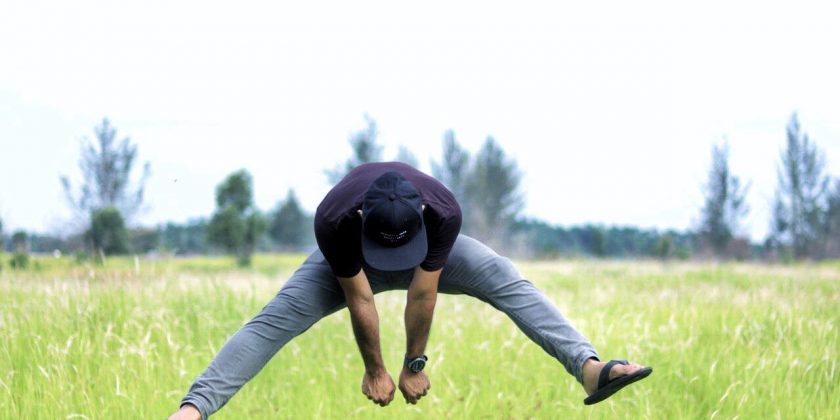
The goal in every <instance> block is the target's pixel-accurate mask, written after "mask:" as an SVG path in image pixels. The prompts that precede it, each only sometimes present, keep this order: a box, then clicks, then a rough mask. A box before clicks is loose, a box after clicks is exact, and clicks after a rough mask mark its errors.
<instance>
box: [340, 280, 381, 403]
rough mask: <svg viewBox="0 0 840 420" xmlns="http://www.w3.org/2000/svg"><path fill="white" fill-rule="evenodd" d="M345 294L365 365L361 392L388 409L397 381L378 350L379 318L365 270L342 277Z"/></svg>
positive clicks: (354, 332) (341, 282) (341, 281)
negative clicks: (389, 372) (387, 368)
mask: <svg viewBox="0 0 840 420" xmlns="http://www.w3.org/2000/svg"><path fill="white" fill-rule="evenodd" d="M338 282H339V284H341V288H342V289H343V290H344V296H345V298H346V300H347V309H348V310H349V311H350V320H351V322H352V324H353V334H354V335H355V336H356V344H358V346H359V353H361V355H362V360H363V361H364V363H365V375H364V377H363V378H362V392H363V393H364V394H365V395H367V397H368V399H370V400H373V402H375V403H377V404H379V405H381V406H383V407H384V406H386V405H388V403H390V402H391V401H392V400H393V399H394V390H395V387H394V381H393V380H392V379H391V375H389V374H388V371H387V370H386V369H385V364H384V363H383V362H382V353H381V351H380V347H379V315H378V314H377V312H376V305H375V304H374V300H373V291H372V290H371V289H370V284H369V283H368V279H367V276H366V275H365V272H364V270H362V271H359V274H356V275H355V276H353V277H339V278H338Z"/></svg>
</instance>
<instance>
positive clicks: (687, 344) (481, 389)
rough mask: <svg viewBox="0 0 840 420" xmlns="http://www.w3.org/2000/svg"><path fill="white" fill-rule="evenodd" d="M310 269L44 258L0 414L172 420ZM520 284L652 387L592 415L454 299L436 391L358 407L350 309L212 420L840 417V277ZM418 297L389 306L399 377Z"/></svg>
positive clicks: (537, 270) (506, 334)
mask: <svg viewBox="0 0 840 420" xmlns="http://www.w3.org/2000/svg"><path fill="white" fill-rule="evenodd" d="M302 260H303V256H302V255H284V256H271V255H260V256H258V257H257V258H256V261H255V268H254V269H252V270H249V271H240V270H235V269H233V268H232V267H233V262H232V261H231V260H227V259H222V258H219V259H210V258H200V259H173V260H157V261H148V260H138V261H135V260H133V259H131V258H127V259H114V260H109V261H108V263H107V264H106V266H105V267H92V266H86V265H78V264H76V263H75V262H73V261H72V260H70V259H66V260H65V259H59V260H55V259H52V258H49V259H48V258H43V259H41V260H39V261H38V265H39V269H38V270H32V271H28V272H14V271H10V270H9V269H8V266H7V267H6V268H5V270H3V271H2V273H0V334H2V339H0V418H3V419H40V418H47V419H73V418H77V419H110V418H124V419H149V418H153V419H161V418H165V417H166V416H167V415H168V414H169V413H170V412H172V411H173V410H174V409H176V408H177V405H178V401H179V400H180V398H181V397H182V395H183V394H184V393H185V392H186V390H187V388H188V387H189V385H190V383H191V382H192V380H193V379H194V378H195V377H196V376H197V375H198V374H199V373H200V372H201V371H202V370H203V369H204V368H205V367H206V366H207V364H208V363H209V362H210V360H211V358H212V357H213V355H214V354H215V353H216V351H217V350H218V349H219V348H220V346H221V345H222V344H223V343H224V342H225V340H226V339H227V337H229V336H230V335H231V334H233V333H234V332H235V331H236V330H237V329H238V328H239V327H240V326H241V325H242V324H243V322H245V321H247V320H248V319H250V318H251V317H252V316H253V315H255V314H256V313H257V312H258V311H259V310H260V309H261V308H262V306H263V305H264V304H265V303H266V302H267V301H268V300H269V299H270V298H271V297H273V295H274V294H275V293H276V291H277V290H278V289H279V287H280V286H281V285H282V283H283V281H284V279H285V278H287V277H288V275H289V274H290V273H291V272H292V271H293V270H294V269H295V268H296V266H297V264H299V263H300V262H301V261H302ZM518 265H519V267H520V268H521V270H522V271H523V272H524V273H525V274H526V276H527V277H528V278H530V279H531V280H533V281H534V282H535V283H536V284H537V285H538V287H540V288H541V289H543V290H544V291H545V292H546V293H547V294H548V295H549V297H550V298H551V299H552V300H553V301H554V302H555V303H556V304H557V305H558V306H559V307H560V309H561V311H562V312H563V313H564V314H566V316H567V317H569V318H570V319H571V320H572V321H573V322H574V324H575V325H576V326H577V327H578V329H580V330H581V331H582V332H583V333H584V334H585V335H586V336H588V337H589V338H590V339H591V340H592V341H593V343H594V344H595V346H596V348H597V349H598V350H599V352H600V354H601V356H602V358H604V359H609V358H625V357H626V358H630V359H631V360H635V361H638V362H640V363H643V364H649V365H651V366H653V367H654V373H653V375H652V376H651V377H650V378H648V379H646V380H644V381H642V382H639V383H638V384H635V385H633V386H631V387H630V388H627V389H626V390H624V391H622V392H621V393H619V394H617V395H616V396H614V397H613V398H611V399H609V400H607V401H605V402H603V403H601V404H598V405H596V406H592V407H585V406H584V405H583V404H582V403H581V400H582V399H583V398H584V397H585V395H584V394H583V391H582V390H581V388H580V387H579V385H578V384H577V382H575V381H574V379H573V378H572V377H571V376H569V375H568V374H566V372H565V370H564V369H563V367H562V366H560V365H559V364H558V363H557V362H556V361H554V360H553V359H551V358H550V357H548V356H547V355H546V354H544V353H543V351H542V350H541V349H540V348H539V347H538V346H536V345H535V344H533V343H531V342H530V341H529V340H528V339H527V338H526V337H525V336H524V335H523V334H521V333H520V332H519V331H518V330H517V328H516V327H515V325H514V324H513V323H512V322H511V321H510V320H508V319H507V318H506V317H505V316H504V315H503V314H501V313H499V312H496V311H495V310H494V309H493V308H491V307H489V306H488V305H485V304H482V303H480V302H478V301H475V300H473V299H471V298H469V297H465V296H443V297H442V298H441V299H439V301H438V309H437V312H436V315H435V321H434V325H433V327H432V336H431V339H430V343H429V347H428V348H427V353H428V354H429V356H430V357H431V364H430V365H429V368H428V369H429V370H428V371H429V372H430V378H431V381H432V389H431V391H430V395H429V396H428V397H427V398H426V399H423V400H421V402H420V403H419V404H418V405H417V406H410V405H406V404H405V403H404V402H403V401H402V400H401V399H400V398H399V395H398V398H397V399H395V401H394V403H392V404H391V405H390V406H388V407H386V408H381V407H378V406H375V405H373V404H371V403H370V402H369V401H367V399H366V398H365V397H364V396H363V395H362V394H361V393H360V392H359V382H360V379H361V374H362V362H361V358H360V357H359V355H358V352H357V350H356V345H355V342H354V340H353V334H352V330H351V327H350V322H349V316H348V314H347V311H341V312H339V313H337V314H335V315H333V316H331V317H329V318H326V319H324V320H323V321H321V322H320V323H318V324H316V326H315V327H313V328H312V329H310V330H309V331H308V332H306V333H305V334H303V335H302V336H300V337H298V338H297V339H295V340H293V341H292V342H291V343H290V344H289V345H288V346H287V347H285V348H284V349H282V350H281V351H280V352H279V353H278V354H277V356H275V357H274V359H272V360H271V362H269V364H268V365H267V366H266V368H265V369H264V370H263V371H262V372H261V373H260V374H259V375H258V376H257V377H256V378H255V379H254V380H253V381H251V382H250V383H249V384H248V385H246V386H245V388H243V390H242V391H241V392H240V393H239V394H237V395H236V396H235V397H234V398H233V399H232V400H231V401H230V402H229V403H228V405H227V406H225V407H224V408H223V409H222V410H221V411H219V413H218V414H217V415H216V416H214V418H218V419H242V418H296V419H297V418H317V419H322V418H365V419H366V418H397V417H398V418H402V419H406V418H418V419H419V418H455V419H475V418H610V419H611V418H616V417H622V418H657V419H673V418H736V417H738V418H744V419H756V418H758V419H769V418H780V419H792V418H825V419H828V418H835V419H836V418H840V366H838V363H837V358H838V356H840V354H838V353H840V331H838V327H840V325H838V321H840V264H838V263H824V264H819V265H785V266H765V265H750V264H731V265H730V264H726V265H711V264H697V263H666V264H663V263H658V262H605V261H578V260H574V261H555V262H521V263H518ZM404 298H405V292H387V293H384V294H381V295H378V296H377V307H378V309H379V313H380V318H381V331H382V344H383V356H384V357H385V359H386V363H387V365H388V368H389V370H390V371H391V373H392V374H393V375H398V373H399V368H400V365H401V361H402V354H403V351H404V340H405V339H404V332H403V329H402V328H403V327H402V308H403V301H404Z"/></svg>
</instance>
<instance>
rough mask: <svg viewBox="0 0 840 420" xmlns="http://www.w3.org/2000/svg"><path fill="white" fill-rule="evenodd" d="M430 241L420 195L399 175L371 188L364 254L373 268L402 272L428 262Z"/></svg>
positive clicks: (364, 211) (366, 207)
mask: <svg viewBox="0 0 840 420" xmlns="http://www.w3.org/2000/svg"><path fill="white" fill-rule="evenodd" d="M427 251H428V242H427V240H426V226H425V225H424V223H423V202H422V200H421V198H420V193H419V192H418V191H417V189H416V188H415V187H414V185H412V184H411V182H409V181H408V180H407V179H405V177H404V176H402V175H401V174H400V173H399V172H396V171H389V172H386V173H384V174H382V175H381V176H380V177H379V178H376V179H375V180H374V181H373V182H372V183H371V184H370V187H368V190H367V192H366V193H365V197H364V203H363V204H362V255H363V256H364V259H365V262H367V263H368V265H370V266H371V267H373V268H375V269H377V270H382V271H400V270H408V269H410V268H414V267H417V266H418V265H420V263H421V262H423V260H424V259H426V253H427Z"/></svg>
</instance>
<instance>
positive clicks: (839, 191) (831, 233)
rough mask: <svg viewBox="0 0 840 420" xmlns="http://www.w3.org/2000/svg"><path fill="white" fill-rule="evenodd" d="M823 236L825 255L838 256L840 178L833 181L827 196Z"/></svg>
mask: <svg viewBox="0 0 840 420" xmlns="http://www.w3.org/2000/svg"><path fill="white" fill-rule="evenodd" d="M824 237H825V238H826V256H827V257H829V258H840V179H837V180H836V181H835V182H834V189H833V190H832V191H831V193H830V194H829V196H828V209H827V211H826V217H825V227H824Z"/></svg>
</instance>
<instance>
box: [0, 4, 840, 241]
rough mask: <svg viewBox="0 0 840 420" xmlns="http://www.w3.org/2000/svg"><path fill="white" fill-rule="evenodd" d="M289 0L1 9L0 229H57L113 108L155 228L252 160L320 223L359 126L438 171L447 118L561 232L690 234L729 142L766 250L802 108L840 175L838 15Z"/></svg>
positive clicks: (193, 212) (253, 167) (266, 202)
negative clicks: (69, 192) (502, 158)
mask: <svg viewBox="0 0 840 420" xmlns="http://www.w3.org/2000/svg"><path fill="white" fill-rule="evenodd" d="M280 3H281V2H276V1H271V2H221V4H213V3H211V2H207V1H178V2H172V1H138V2H117V1H107V2H105V1H103V2H92V1H83V0H77V1H73V2H66V1H50V2H46V1H32V0H26V1H17V0H12V1H9V0H4V1H3V2H2V3H0V217H2V219H3V221H4V225H5V229H6V230H7V231H10V230H13V229H18V228H24V229H27V230H35V231H39V232H45V231H53V230H56V229H59V228H61V227H62V226H65V221H66V220H67V218H68V214H69V211H68V210H67V206H66V204H65V201H64V199H63V194H62V189H61V185H60V182H59V176H60V175H62V174H65V175H70V176H71V178H73V179H74V180H75V181H76V182H78V179H79V176H80V175H79V170H78V169H77V166H76V165H77V161H78V158H79V145H80V139H81V138H82V137H85V136H88V137H90V136H92V130H93V127H94V126H95V125H96V124H98V123H99V121H100V120H101V119H102V117H103V116H108V117H109V118H110V119H111V120H112V122H113V123H114V125H116V127H117V128H118V130H119V134H121V135H128V136H130V137H131V138H132V140H133V141H134V142H135V143H136V144H138V145H139V152H140V159H141V160H143V161H146V160H148V161H150V162H151V164H152V178H151V179H150V181H149V183H148V185H147V203H148V204H149V210H148V211H147V212H146V213H145V214H144V215H143V216H142V218H141V221H142V222H143V223H146V224H151V223H156V222H160V221H165V220H174V221H184V220H186V219H188V218H190V217H196V216H207V215H209V214H211V212H212V211H213V206H214V201H213V192H214V188H215V186H216V185H217V184H218V183H219V182H220V181H221V180H222V179H223V178H224V177H225V176H226V175H227V174H228V173H230V172H232V171H234V170H236V169H239V168H242V167H245V168H247V169H249V170H250V171H251V173H252V174H253V176H254V180H255V190H256V201H257V204H258V206H259V207H260V208H262V209H264V210H268V209H270V208H272V207H274V206H275V204H276V203H277V201H278V200H281V199H282V198H283V197H285V195H286V191H287V189H288V188H290V187H294V188H295V189H296V190H297V192H298V196H299V197H300V198H301V201H302V202H303V205H304V206H305V207H306V208H307V209H309V210H310V211H311V210H314V209H315V207H316V206H317V204H318V203H319V202H320V199H321V198H322V196H323V195H324V194H325V193H326V192H327V190H328V188H329V186H328V184H327V181H326V177H325V176H324V173H323V171H324V169H327V168H332V167H333V166H334V165H335V164H336V163H338V162H340V161H344V160H345V159H346V158H347V157H348V154H349V153H350V147H349V145H348V143H347V137H348V134H350V133H351V132H353V131H355V130H357V129H359V128H361V127H363V125H364V119H363V115H364V114H365V113H368V114H370V115H371V116H372V117H373V118H375V119H376V120H377V122H378V124H379V129H380V134H381V136H380V142H381V143H382V144H384V145H385V146H386V150H385V155H386V157H393V156H395V155H396V153H397V148H398V146H399V145H405V146H407V147H408V148H409V149H410V150H412V151H413V152H414V153H415V154H416V155H417V156H418V158H419V159H420V162H421V169H423V170H426V171H429V170H430V165H429V160H430V159H431V158H434V159H439V156H440V154H441V152H440V150H441V138H442V134H443V132H444V131H445V130H446V129H450V128H451V129H454V130H455V132H456V136H457V139H458V140H459V142H460V143H461V144H462V145H464V146H465V147H466V148H468V149H470V150H472V151H475V150H477V149H478V148H479V146H480V145H481V143H482V142H483V141H484V139H485V138H486V136H487V135H493V136H494V137H495V138H496V139H497V141H498V142H499V143H500V144H501V145H502V147H503V148H504V149H505V150H506V151H507V152H508V153H509V154H510V155H511V156H513V157H515V158H516V160H517V162H518V164H519V166H520V167H521V168H522V170H523V173H524V177H523V180H522V187H523V190H524V192H525V193H526V200H527V201H526V202H527V204H526V214H528V215H531V216H536V217H539V218H541V219H545V220H547V221H549V222H553V223H559V224H563V225H569V224H578V223H584V222H596V223H607V224H633V225H638V226H642V227H658V228H668V227H673V228H679V229H685V228H688V227H691V226H692V225H693V223H694V222H695V221H696V219H697V213H698V209H699V207H700V205H701V203H702V190H701V186H702V185H703V183H704V182H705V179H706V170H707V167H708V165H709V160H710V154H711V151H710V150H711V145H712V144H713V143H715V142H719V141H721V139H722V138H723V137H724V136H726V137H727V138H728V140H729V143H730V147H731V167H732V170H733V171H734V172H735V173H736V174H737V175H740V176H741V177H742V178H745V179H747V180H750V181H751V182H752V184H753V186H752V189H751V191H750V194H749V203H750V205H751V207H752V211H751V212H750V215H749V217H748V218H747V219H746V220H745V230H746V231H747V232H748V233H750V234H751V236H752V237H753V238H755V239H760V238H761V237H763V235H764V234H765V232H766V228H767V224H768V213H769V212H768V208H769V201H770V199H771V198H772V195H773V190H774V188H775V185H776V175H775V168H776V164H777V163H776V162H777V161H778V155H779V152H780V150H781V148H782V146H783V144H784V140H785V131H784V128H785V124H786V123H787V121H788V118H789V116H790V114H791V113H792V112H793V111H798V112H799V115H800V120H801V122H802V125H803V127H804V128H805V130H806V131H807V132H808V133H809V134H810V135H811V137H812V138H813V139H814V140H815V141H816V142H817V144H818V145H819V146H820V147H821V148H822V149H823V150H824V151H825V152H826V155H827V157H828V170H829V172H831V173H832V174H833V175H835V176H838V175H840V80H838V78H839V77H840V57H838V50H840V49H838V44H840V25H838V24H837V22H838V21H840V19H838V18H840V13H838V8H837V6H834V5H833V4H834V2H823V3H816V2H806V1H796V2H784V3H780V2H778V3H777V2H768V1H749V2H746V1H744V2H734V1H722V2H717V1H715V2H695V3H694V4H692V5H683V4H681V3H682V2H675V1H662V2H639V1H634V2H612V3H608V2H575V4H572V5H558V4H557V3H559V2H545V3H532V2H523V1H518V2H509V1H508V2H501V4H502V5H501V6H500V5H497V4H496V3H492V2H487V1H482V2H475V3H467V2H457V3H456V2H440V3H432V2H422V3H417V2H413V3H410V4H408V3H404V2H364V3H362V2H284V4H280ZM285 3H291V4H285ZM397 3H399V4H397ZM138 175H139V168H138Z"/></svg>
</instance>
